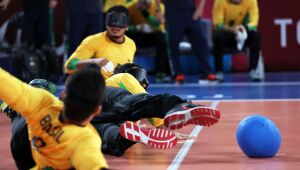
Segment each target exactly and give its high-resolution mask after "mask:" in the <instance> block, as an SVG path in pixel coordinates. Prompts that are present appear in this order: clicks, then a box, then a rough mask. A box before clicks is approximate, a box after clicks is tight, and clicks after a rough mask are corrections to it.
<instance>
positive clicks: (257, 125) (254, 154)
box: [236, 115, 281, 158]
mask: <svg viewBox="0 0 300 170" xmlns="http://www.w3.org/2000/svg"><path fill="white" fill-rule="evenodd" d="M236 138H237V142H238V144H239V146H240V148H241V150H242V151H243V152H244V153H245V154H246V155H247V156H248V157H250V158H268V157H273V156H275V155H276V153H277V152H278V150H279V148H280V144H281V135H280V132H279V129H278V128H277V126H276V125H275V124H274V123H273V122H272V121H271V120H270V119H268V118H266V117H264V116H261V115H251V116H248V117H246V118H244V119H243V120H242V121H241V122H240V124H239V126H238V129H237V133H236Z"/></svg>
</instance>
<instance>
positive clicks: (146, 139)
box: [120, 122, 177, 149]
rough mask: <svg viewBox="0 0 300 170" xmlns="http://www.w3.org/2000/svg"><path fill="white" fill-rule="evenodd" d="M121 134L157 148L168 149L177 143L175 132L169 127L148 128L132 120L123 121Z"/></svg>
mask: <svg viewBox="0 0 300 170" xmlns="http://www.w3.org/2000/svg"><path fill="white" fill-rule="evenodd" d="M120 134H121V136H123V137H124V138H126V139H128V140H131V141H134V142H137V143H143V144H145V145H148V146H150V147H152V148H157V149H168V148H172V147H174V146H175V145H176V144H177V138H176V136H175V134H174V133H173V132H171V131H169V130H168V129H159V128H156V129H146V128H143V127H141V126H139V125H137V124H135V123H132V122H126V123H123V124H122V125H121V127H120Z"/></svg>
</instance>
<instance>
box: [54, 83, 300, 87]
mask: <svg viewBox="0 0 300 170" xmlns="http://www.w3.org/2000/svg"><path fill="white" fill-rule="evenodd" d="M299 85H300V82H240V83H239V82H237V83H219V84H207V85H201V84H198V83H186V84H173V83H169V84H151V85H150V87H151V88H161V87H212V86H216V87H218V86H220V87H223V86H299ZM57 88H58V89H64V86H63V85H58V86H57Z"/></svg>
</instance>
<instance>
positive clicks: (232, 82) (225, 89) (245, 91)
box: [57, 72, 300, 100]
mask: <svg viewBox="0 0 300 170" xmlns="http://www.w3.org/2000/svg"><path fill="white" fill-rule="evenodd" d="M149 81H150V86H149V88H148V90H147V91H148V92H149V93H150V94H153V95H154V94H160V93H171V94H175V95H178V96H180V97H182V98H185V99H189V100H260V99H272V100H274V99H275V100H276V99H290V100H293V99H300V72H284V73H283V72H280V73H267V74H266V76H265V80H264V81H263V82H251V81H250V80H249V79H248V76H247V73H238V74H225V80H224V82H222V83H214V84H207V85H200V84H198V83H197V81H198V77H197V76H188V77H187V81H186V83H185V84H174V83H166V84H156V83H155V80H154V77H152V76H150V78H149ZM62 89H63V86H58V93H57V94H59V92H60V91H61V90H62Z"/></svg>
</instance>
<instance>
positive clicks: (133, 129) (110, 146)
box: [92, 69, 220, 156]
mask: <svg viewBox="0 0 300 170" xmlns="http://www.w3.org/2000/svg"><path fill="white" fill-rule="evenodd" d="M133 70H134V69H133ZM128 72H131V71H127V73H126V74H128ZM135 72H137V71H135ZM126 74H123V75H122V74H121V73H120V74H119V76H118V77H119V78H120V77H123V76H124V75H126ZM131 74H132V75H135V74H133V73H131ZM116 75H117V74H116ZM120 75H122V76H120ZM138 75H141V74H138ZM127 76H128V75H127ZM127 76H125V77H127ZM128 77H130V76H128ZM118 80H122V79H118ZM141 82H143V81H141ZM126 85H127V86H128V84H126V83H125V86H126ZM105 91H106V92H108V93H110V92H112V91H115V92H116V93H114V94H112V95H108V96H107V98H105V100H106V99H107V101H106V102H104V103H107V104H108V105H107V104H103V113H104V114H105V116H104V117H106V118H107V116H108V117H110V116H112V117H111V120H107V121H101V119H102V118H101V117H97V118H95V119H94V120H93V121H92V124H93V125H94V127H95V128H96V129H97V131H98V133H99V134H100V136H101V138H102V141H103V144H102V147H101V148H102V151H103V152H104V153H108V154H112V155H115V156H121V155H122V154H123V153H124V152H125V151H126V149H128V148H129V147H130V146H132V145H134V144H135V143H136V142H141V143H145V144H147V145H149V146H152V147H157V148H171V147H173V146H175V144H176V142H177V140H176V138H175V136H174V134H173V133H172V132H170V131H167V130H165V129H152V130H150V131H149V130H145V129H142V128H140V127H138V126H137V125H135V124H131V123H125V124H122V125H121V127H120V124H121V123H122V122H123V121H124V120H120V119H118V120H117V121H115V120H116V119H115V117H116V116H118V115H116V114H120V115H119V116H121V115H122V113H119V112H123V111H124V112H126V110H128V107H127V106H126V105H127V104H126V103H132V105H133V106H135V105H136V104H134V103H137V102H139V101H140V102H143V101H144V102H146V101H147V100H151V98H152V97H151V96H150V95H148V94H146V93H144V94H141V95H138V96H136V97H134V95H131V94H130V93H128V91H126V90H123V89H120V88H110V87H108V88H107V89H106V90H105ZM120 96H124V97H125V96H127V97H125V98H126V99H125V98H124V100H123V99H121V98H122V97H120ZM139 96H145V97H144V99H143V98H140V97H139ZM146 96H147V97H146ZM115 99H116V100H115ZM127 99H129V100H128V101H127ZM160 100H161V101H163V100H166V101H168V100H169V101H170V102H165V104H162V105H161V106H164V105H166V104H168V103H169V104H170V106H165V107H170V108H173V107H172V106H171V105H173V106H175V105H177V104H179V103H183V105H189V104H187V103H184V102H185V101H184V100H182V99H180V98H178V97H177V96H172V95H168V94H165V95H158V96H156V97H155V102H158V103H160V102H159V101H160ZM172 100H173V101H172ZM112 101H114V104H113V105H115V106H116V108H117V109H116V108H114V107H111V106H109V105H110V104H111V102H112ZM121 105H125V107H124V106H121ZM107 106H108V107H107ZM148 106H151V105H148ZM148 106H146V107H143V106H137V107H138V108H139V109H141V110H140V111H138V109H137V111H136V115H139V116H141V118H144V116H143V113H144V112H147V107H148ZM158 107H159V106H158ZM190 107H191V108H190V109H188V108H186V109H188V110H185V111H184V112H185V113H182V114H178V113H175V114H172V115H170V116H169V118H168V119H167V120H168V122H171V120H170V119H172V117H175V116H176V115H181V116H184V115H185V114H190V113H189V112H190V111H192V115H193V114H195V115H197V114H198V113H200V114H199V115H198V116H200V117H201V116H202V117H203V116H204V115H201V114H204V112H205V113H207V115H208V117H209V115H210V116H211V118H207V119H206V118H202V119H201V118H200V117H199V118H197V117H194V116H191V119H190V120H184V118H183V117H182V118H181V120H182V123H179V124H178V126H177V125H171V126H170V127H171V128H172V129H176V128H180V127H181V126H183V125H185V124H189V123H192V122H191V121H192V120H198V121H199V122H196V124H201V121H204V119H206V120H209V121H211V122H209V121H208V122H207V125H210V124H214V123H215V122H217V121H218V119H219V116H220V115H219V112H218V111H216V110H212V109H210V108H205V107H198V108H196V109H192V108H193V107H195V106H193V105H190ZM196 107H197V106H196ZM150 108H151V107H150ZM159 108H163V107H159ZM157 110H159V109H157ZM175 110H178V108H177V109H176V108H175ZM179 110H182V109H180V108H179ZM201 112H202V113H201ZM209 112H215V113H216V115H214V116H215V117H214V116H213V115H211V113H209ZM124 114H125V113H124ZM160 114H162V113H160ZM125 120H127V118H125ZM128 120H133V119H132V118H128ZM134 120H135V119H134ZM203 125H204V124H203ZM120 134H121V135H122V136H124V137H125V138H124V137H122V136H121V135H120ZM133 134H136V136H135V137H134V135H133ZM155 134H156V135H155ZM157 134H165V135H163V138H162V137H161V138H157ZM160 136H161V135H159V137H160ZM126 138H127V139H130V140H133V142H132V141H129V140H127V139H126ZM143 140H144V141H143ZM154 141H159V142H156V143H155V142H154Z"/></svg>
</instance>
